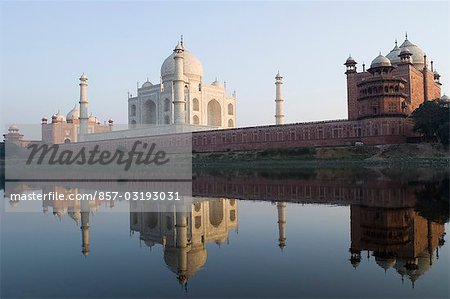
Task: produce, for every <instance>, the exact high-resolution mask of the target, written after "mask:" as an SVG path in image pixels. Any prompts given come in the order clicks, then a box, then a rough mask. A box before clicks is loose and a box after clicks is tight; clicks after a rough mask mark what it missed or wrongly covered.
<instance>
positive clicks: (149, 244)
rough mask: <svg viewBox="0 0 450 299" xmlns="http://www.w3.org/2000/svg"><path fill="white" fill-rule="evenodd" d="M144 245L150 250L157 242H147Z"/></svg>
mask: <svg viewBox="0 0 450 299" xmlns="http://www.w3.org/2000/svg"><path fill="white" fill-rule="evenodd" d="M144 243H145V245H147V246H148V247H150V248H152V247H153V246H154V245H155V242H153V241H152V240H150V239H147V240H145V241H144Z"/></svg>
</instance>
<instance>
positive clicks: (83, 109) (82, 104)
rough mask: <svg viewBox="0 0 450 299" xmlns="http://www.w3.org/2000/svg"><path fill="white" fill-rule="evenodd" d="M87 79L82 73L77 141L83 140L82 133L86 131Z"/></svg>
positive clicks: (84, 133) (87, 116)
mask: <svg viewBox="0 0 450 299" xmlns="http://www.w3.org/2000/svg"><path fill="white" fill-rule="evenodd" d="M87 80H88V78H87V77H86V75H85V74H84V73H83V74H82V75H81V77H80V133H79V135H78V141H83V140H84V135H86V134H87V132H88V120H89V115H88V99H87V86H88V84H87Z"/></svg>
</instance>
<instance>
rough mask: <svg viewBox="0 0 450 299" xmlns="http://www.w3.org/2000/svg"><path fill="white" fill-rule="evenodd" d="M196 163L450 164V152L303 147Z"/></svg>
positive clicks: (434, 147) (221, 155) (420, 147)
mask: <svg viewBox="0 0 450 299" xmlns="http://www.w3.org/2000/svg"><path fill="white" fill-rule="evenodd" d="M192 161H193V164H194V165H195V166H202V167H206V166H209V165H223V166H227V167H228V166H229V167H237V168H245V167H256V166H258V167H274V165H275V164H276V165H278V166H283V167H289V166H294V165H295V166H301V167H317V166H319V167H326V166H333V167H334V166H336V167H359V166H361V165H371V166H373V165H380V166H389V165H392V164H401V165H405V164H409V165H413V164H415V165H421V166H424V167H447V166H448V164H449V153H448V150H447V149H446V148H444V147H443V146H442V145H439V144H428V143H423V144H397V145H382V146H334V147H317V148H313V147H303V148H287V149H266V150H246V151H226V152H211V153H194V154H193V159H192Z"/></svg>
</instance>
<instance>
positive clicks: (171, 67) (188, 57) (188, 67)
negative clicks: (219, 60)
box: [161, 48, 203, 81]
mask: <svg viewBox="0 0 450 299" xmlns="http://www.w3.org/2000/svg"><path fill="white" fill-rule="evenodd" d="M174 55H175V54H174V53H173V52H172V54H171V55H170V56H169V57H167V58H166V60H164V62H163V64H162V66H161V77H162V79H163V81H166V80H170V79H173V77H174V74H175V59H174ZM183 62H184V63H183V66H184V75H185V76H187V77H188V78H189V79H195V80H200V79H201V77H203V66H202V63H201V62H200V60H199V59H198V58H197V57H195V55H194V54H192V53H191V52H190V51H189V50H186V48H185V49H184V52H183Z"/></svg>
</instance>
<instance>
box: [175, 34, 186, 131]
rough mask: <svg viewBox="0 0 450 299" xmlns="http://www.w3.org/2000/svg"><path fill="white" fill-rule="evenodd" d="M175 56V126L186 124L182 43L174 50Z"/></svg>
mask: <svg viewBox="0 0 450 299" xmlns="http://www.w3.org/2000/svg"><path fill="white" fill-rule="evenodd" d="M173 52H174V53H175V56H174V57H173V58H174V59H175V79H174V91H173V110H174V111H173V117H174V124H184V123H186V116H185V106H186V101H185V99H184V69H183V64H184V58H183V56H184V55H183V52H184V48H183V45H182V44H181V42H178V45H177V46H176V47H175V49H174V50H173Z"/></svg>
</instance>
